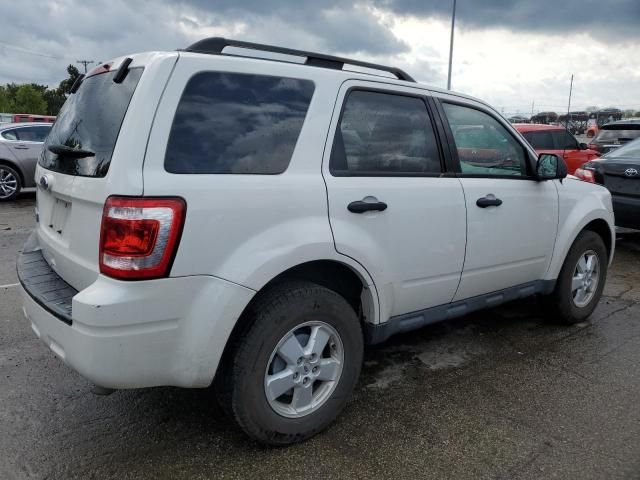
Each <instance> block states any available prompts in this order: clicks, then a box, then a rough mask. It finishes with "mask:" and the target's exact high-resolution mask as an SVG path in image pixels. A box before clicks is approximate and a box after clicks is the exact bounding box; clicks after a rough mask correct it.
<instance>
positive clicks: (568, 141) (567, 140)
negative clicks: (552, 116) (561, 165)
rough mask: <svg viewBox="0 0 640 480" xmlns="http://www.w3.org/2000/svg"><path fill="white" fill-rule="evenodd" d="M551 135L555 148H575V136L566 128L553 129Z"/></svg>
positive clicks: (576, 146)
mask: <svg viewBox="0 0 640 480" xmlns="http://www.w3.org/2000/svg"><path fill="white" fill-rule="evenodd" d="M551 135H552V136H553V142H554V143H555V145H556V149H557V150H577V149H578V142H577V141H576V139H575V137H574V136H573V135H571V134H570V133H569V132H567V131H566V130H554V131H553V132H552V133H551Z"/></svg>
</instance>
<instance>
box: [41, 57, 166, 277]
mask: <svg viewBox="0 0 640 480" xmlns="http://www.w3.org/2000/svg"><path fill="white" fill-rule="evenodd" d="M131 58H132V62H131V64H130V65H129V69H128V73H127V75H126V76H125V77H124V80H123V81H122V82H120V83H116V82H114V76H115V74H116V71H117V70H118V67H119V66H120V64H121V63H122V61H123V60H124V58H121V59H117V60H114V61H112V62H109V63H106V64H102V65H101V66H99V67H97V68H96V69H94V70H93V71H91V72H89V74H88V75H87V77H86V78H85V79H84V81H83V82H82V84H81V85H80V88H79V89H78V90H77V92H76V93H74V94H71V95H70V97H69V98H68V99H67V101H66V102H65V104H64V106H63V107H62V109H61V111H60V114H59V115H58V118H57V121H56V123H55V124H54V126H53V128H52V129H51V132H50V134H49V136H48V137H47V139H46V142H45V144H44V148H43V154H42V156H41V157H40V160H39V164H38V166H37V169H36V181H37V219H38V225H37V229H36V230H37V235H38V240H39V244H40V247H41V249H42V252H43V256H44V257H45V259H46V260H47V262H48V263H49V264H50V265H51V266H52V268H53V269H54V270H55V271H56V272H57V273H58V274H59V275H60V276H61V277H62V278H63V279H64V280H65V281H66V282H67V283H69V284H70V285H71V286H73V287H74V288H75V289H77V290H82V289H83V288H85V287H87V286H88V285H90V284H91V283H93V281H95V279H96V277H97V276H98V271H99V265H98V243H99V239H100V223H101V217H102V209H103V207H104V203H105V200H106V198H107V197H108V196H110V195H142V193H143V183H142V164H143V160H144V152H145V148H146V140H147V137H148V133H149V130H150V127H151V120H152V118H153V112H154V111H155V107H156V105H157V104H158V101H159V98H160V95H161V93H162V89H163V87H164V85H165V84H166V81H167V79H168V77H169V75H170V72H171V68H172V66H173V64H174V63H175V60H176V58H177V54H176V53H171V54H141V55H134V56H132V57H131ZM143 73H144V75H143ZM56 147H58V148H57V150H58V151H60V148H59V147H63V148H65V147H66V148H70V149H73V150H83V151H85V152H88V153H87V154H86V155H84V156H83V155H80V156H79V155H78V154H69V155H67V154H64V153H58V154H56V153H54V152H53V151H51V150H50V148H54V150H56Z"/></svg>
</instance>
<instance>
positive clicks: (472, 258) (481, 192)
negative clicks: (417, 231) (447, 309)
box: [440, 97, 558, 300]
mask: <svg viewBox="0 0 640 480" xmlns="http://www.w3.org/2000/svg"><path fill="white" fill-rule="evenodd" d="M440 111H441V114H442V115H443V118H444V120H445V122H446V124H447V125H448V126H449V135H450V141H451V144H452V150H453V152H452V153H453V154H454V156H455V157H457V169H458V171H459V174H458V175H459V177H460V181H461V182H462V186H463V189H464V195H465V199H466V207H467V208H466V213H467V244H466V258H465V263H464V269H463V272H462V278H461V280H460V286H459V288H458V291H457V293H456V296H455V299H454V300H463V299H467V298H470V297H474V296H476V295H482V294H486V293H491V292H495V291H499V290H502V289H505V288H508V287H514V286H518V285H522V284H525V283H529V282H533V281H535V280H539V279H541V278H543V276H544V274H545V272H546V270H547V268H548V266H549V262H550V260H551V254H552V253H553V247H554V243H555V238H556V230H557V224H558V192H557V189H556V186H555V185H554V182H552V181H548V182H538V181H536V180H535V179H534V178H533V176H532V170H533V168H534V162H533V161H532V160H533V159H531V158H530V157H529V153H528V150H527V149H526V148H525V147H524V145H523V144H521V143H520V142H519V141H518V139H517V137H516V136H515V135H514V134H513V133H511V131H510V129H509V127H508V123H507V122H506V121H505V120H503V119H501V118H500V117H499V116H498V115H497V114H495V113H494V112H492V111H491V110H490V109H488V108H486V107H484V106H483V105H481V104H475V103H471V102H469V103H467V102H460V101H459V100H458V99H455V98H454V97H451V98H446V97H445V98H443V99H442V101H441V102H440ZM480 127H482V128H484V129H485V130H486V131H487V134H488V135H489V136H490V138H491V140H490V142H489V145H487V144H486V143H485V144H483V145H481V146H479V147H478V149H482V150H487V152H488V153H487V154H486V155H485V154H483V155H479V157H481V158H482V161H478V160H473V159H469V158H468V157H465V156H464V154H465V152H466V151H467V149H469V148H473V147H474V145H469V144H468V138H467V137H464V138H463V142H467V143H465V144H464V145H463V146H462V148H460V150H461V152H459V151H458V148H459V147H458V144H459V138H458V136H459V133H458V132H461V131H465V130H468V129H469V128H476V129H477V128H480ZM485 141H486V140H485Z"/></svg>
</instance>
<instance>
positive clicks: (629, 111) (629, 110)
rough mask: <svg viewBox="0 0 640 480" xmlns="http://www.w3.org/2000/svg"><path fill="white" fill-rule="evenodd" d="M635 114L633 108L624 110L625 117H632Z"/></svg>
mask: <svg viewBox="0 0 640 480" xmlns="http://www.w3.org/2000/svg"><path fill="white" fill-rule="evenodd" d="M633 114H634V111H633V109H628V110H625V111H624V112H622V116H623V117H624V118H631V117H633Z"/></svg>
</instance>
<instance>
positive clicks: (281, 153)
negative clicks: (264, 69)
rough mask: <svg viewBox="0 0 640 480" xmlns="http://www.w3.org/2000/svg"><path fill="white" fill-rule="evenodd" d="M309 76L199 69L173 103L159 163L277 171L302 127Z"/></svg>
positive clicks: (183, 168) (170, 167)
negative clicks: (175, 104)
mask: <svg viewBox="0 0 640 480" xmlns="http://www.w3.org/2000/svg"><path fill="white" fill-rule="evenodd" d="M313 89H314V87H313V83H312V82H311V81H309V80H297V79H293V78H281V77H270V76H264V75H245V74H238V73H221V72H202V73H198V74H197V75H194V76H193V77H192V78H191V79H190V80H189V82H188V83H187V86H186V87H185V89H184V92H183V94H182V98H181V99H180V103H179V105H178V108H177V111H176V115H175V118H174V120H173V125H172V127H171V133H170V135H169V143H168V145H167V153H166V156H165V161H164V165H165V168H166V170H167V171H169V172H172V173H252V174H277V173H282V172H284V171H285V170H286V168H287V166H288V165H289V161H290V160H291V155H292V154H293V149H294V148H295V145H296V141H297V140H298V135H299V134H300V130H301V129H302V124H303V123H304V119H305V115H306V114H307V109H308V108H309V103H310V102H311V96H312V95H313Z"/></svg>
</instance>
